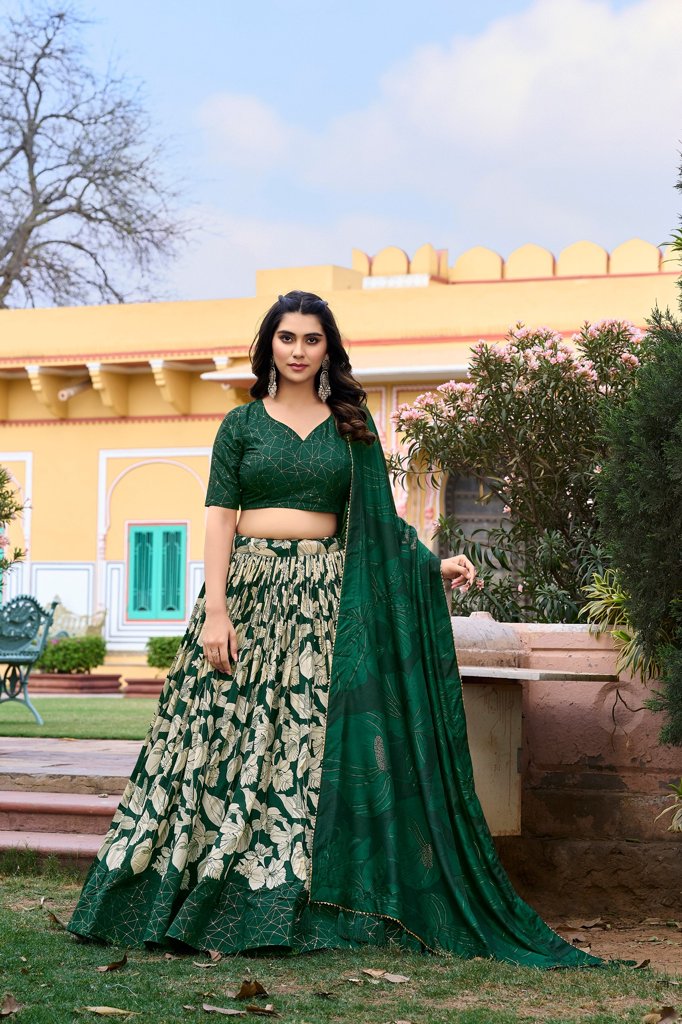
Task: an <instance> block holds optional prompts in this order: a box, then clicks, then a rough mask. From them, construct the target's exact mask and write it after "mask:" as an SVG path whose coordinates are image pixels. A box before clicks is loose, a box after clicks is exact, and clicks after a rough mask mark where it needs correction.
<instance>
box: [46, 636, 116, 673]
mask: <svg viewBox="0 0 682 1024" xmlns="http://www.w3.org/2000/svg"><path fill="white" fill-rule="evenodd" d="M106 653H107V649H106V644H105V643H104V640H103V639H102V637H101V636H65V637H61V638H59V639H54V640H48V641H47V646H46V647H45V650H44V651H43V653H42V655H41V657H40V660H39V661H38V662H37V663H36V667H37V668H38V669H39V670H40V671H41V672H91V671H92V669H93V668H96V667H97V665H101V664H102V663H103V662H104V658H105V656H106Z"/></svg>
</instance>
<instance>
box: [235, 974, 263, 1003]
mask: <svg viewBox="0 0 682 1024" xmlns="http://www.w3.org/2000/svg"><path fill="white" fill-rule="evenodd" d="M267 994H268V993H267V992H266V991H265V989H264V988H263V986H262V985H261V983H260V981H249V980H248V978H244V980H243V982H242V987H241V988H240V989H239V992H235V994H234V996H233V997H232V998H233V999H254V998H255V997H256V996H266V995H267Z"/></svg>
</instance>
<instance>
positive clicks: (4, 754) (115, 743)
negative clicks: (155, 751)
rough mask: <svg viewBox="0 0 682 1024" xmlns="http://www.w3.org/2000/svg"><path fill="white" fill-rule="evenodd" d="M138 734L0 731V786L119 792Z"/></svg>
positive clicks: (132, 759) (130, 767) (134, 755)
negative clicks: (108, 736)
mask: <svg viewBox="0 0 682 1024" xmlns="http://www.w3.org/2000/svg"><path fill="white" fill-rule="evenodd" d="M140 746H141V743H140V741H139V740H68V739H61V740H59V739H47V738H46V739H42V738H40V739H33V738H31V739H28V738H26V737H20V736H3V737H0V789H2V790H12V789H30V790H37V791H48V792H53V793H67V792H68V793H100V792H108V793H121V792H122V791H123V787H124V786H125V784H126V782H127V781H128V778H129V776H130V773H131V772H132V770H133V765H134V764H135V761H136V759H137V755H138V753H139V750H140Z"/></svg>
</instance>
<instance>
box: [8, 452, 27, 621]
mask: <svg viewBox="0 0 682 1024" xmlns="http://www.w3.org/2000/svg"><path fill="white" fill-rule="evenodd" d="M0 462H3V463H6V462H23V464H24V476H25V483H24V485H23V486H22V485H21V484H20V483H19V481H18V480H17V478H16V477H15V475H14V473H12V471H11V469H9V468H8V467H6V468H7V472H8V473H9V475H10V479H11V480H12V481H13V482H14V483H15V484H16V485H17V490H18V491H19V494H20V495H21V498H22V499H23V501H24V502H25V508H24V511H23V514H22V519H23V523H24V543H25V545H26V549H27V551H28V555H27V556H26V560H25V561H24V562H20V563H19V564H18V565H17V566H15V568H14V569H12V571H11V572H8V573H5V581H6V585H3V588H2V598H1V600H3V601H5V600H8V601H9V600H11V599H12V597H16V596H17V594H23V593H26V589H27V588H26V587H25V586H24V581H25V580H28V579H29V578H30V573H31V521H32V508H31V500H32V498H33V452H0ZM18 580H20V581H21V587H20V589H17V588H16V587H15V586H14V585H13V584H14V582H15V581H18Z"/></svg>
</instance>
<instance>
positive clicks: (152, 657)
mask: <svg viewBox="0 0 682 1024" xmlns="http://www.w3.org/2000/svg"><path fill="white" fill-rule="evenodd" d="M181 643H182V637H181V636H151V637H150V638H149V640H147V664H148V665H151V667H152V668H170V667H171V665H172V664H173V659H174V658H175V655H176V654H177V653H178V648H179V647H180V644H181Z"/></svg>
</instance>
